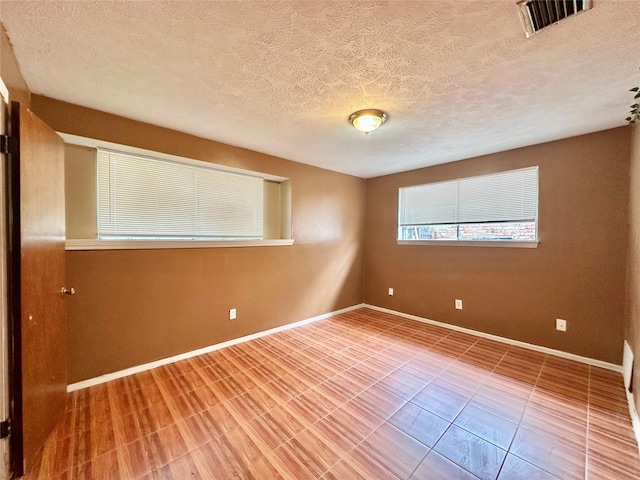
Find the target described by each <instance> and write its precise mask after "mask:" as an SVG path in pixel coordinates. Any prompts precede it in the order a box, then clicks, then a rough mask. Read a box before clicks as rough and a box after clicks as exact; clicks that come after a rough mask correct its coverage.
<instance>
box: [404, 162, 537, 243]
mask: <svg viewBox="0 0 640 480" xmlns="http://www.w3.org/2000/svg"><path fill="white" fill-rule="evenodd" d="M398 205H399V212H398V240H418V241H420V240H434V241H438V240H448V241H507V242H508V241H521V242H532V241H537V237H538V233H537V232H538V228H537V220H538V167H529V168H522V169H518V170H509V171H506V172H500V173H496V174H491V175H482V176H478V177H468V178H460V179H457V180H451V181H446V182H438V183H429V184H426V185H415V186H411V187H402V188H400V191H399V202H398Z"/></svg>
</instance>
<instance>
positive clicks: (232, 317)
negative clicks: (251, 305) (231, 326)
mask: <svg viewBox="0 0 640 480" xmlns="http://www.w3.org/2000/svg"><path fill="white" fill-rule="evenodd" d="M235 319H236V309H235V308H231V309H229V320H235Z"/></svg>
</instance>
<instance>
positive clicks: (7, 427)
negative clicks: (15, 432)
mask: <svg viewBox="0 0 640 480" xmlns="http://www.w3.org/2000/svg"><path fill="white" fill-rule="evenodd" d="M10 434H11V423H10V422H9V420H5V421H4V422H1V423H0V438H7V437H8V436H9V435H10Z"/></svg>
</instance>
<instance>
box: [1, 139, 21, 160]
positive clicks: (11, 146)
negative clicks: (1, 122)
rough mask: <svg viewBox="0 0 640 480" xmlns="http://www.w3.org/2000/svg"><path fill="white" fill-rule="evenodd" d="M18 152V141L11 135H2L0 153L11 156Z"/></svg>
mask: <svg viewBox="0 0 640 480" xmlns="http://www.w3.org/2000/svg"><path fill="white" fill-rule="evenodd" d="M17 152H18V139H17V138H16V137H10V136H9V135H0V153H4V154H6V155H11V154H14V153H17Z"/></svg>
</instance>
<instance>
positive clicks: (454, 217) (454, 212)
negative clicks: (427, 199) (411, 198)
mask: <svg viewBox="0 0 640 480" xmlns="http://www.w3.org/2000/svg"><path fill="white" fill-rule="evenodd" d="M531 172H535V187H534V189H535V206H533V205H531V202H529V203H528V205H529V207H528V208H526V209H524V207H522V208H523V210H522V213H519V214H513V213H509V214H508V215H513V217H512V218H511V217H509V216H507V217H505V218H501V219H499V220H495V221H496V223H520V222H525V221H527V220H528V221H534V222H535V238H534V239H526V240H512V239H482V240H464V239H463V240H454V239H447V240H439V239H403V238H402V228H403V227H407V226H409V225H416V223H407V217H409V218H410V214H405V212H403V206H404V205H403V194H405V195H406V194H407V192H409V190H412V189H416V190H413V191H418V189H421V187H424V188H422V192H425V193H427V194H432V195H433V193H434V192H436V191H437V189H442V191H443V192H449V194H448V198H449V199H451V198H453V199H454V200H453V201H451V200H449V201H447V202H444V203H442V204H441V205H440V207H441V208H440V209H439V210H438V211H439V212H444V213H442V215H443V217H444V218H446V220H443V221H426V223H425V224H424V226H429V225H433V226H443V225H451V226H454V225H455V226H456V228H458V227H459V226H461V225H468V224H470V225H477V224H482V223H484V222H483V221H482V219H478V220H474V221H461V220H460V217H461V216H463V214H462V213H461V209H462V208H463V206H464V205H465V202H466V204H467V205H469V203H468V200H469V198H463V197H464V193H463V194H462V195H463V197H460V195H461V194H460V191H461V188H460V187H461V185H462V187H463V189H464V186H465V182H467V183H466V185H471V182H478V181H480V182H483V181H492V180H493V181H496V180H497V181H500V178H501V177H506V175H505V174H511V173H514V174H516V175H518V174H524V175H530V173H531ZM492 177H493V178H492ZM538 179H539V168H538V167H537V166H533V167H525V168H519V169H514V170H505V171H500V172H495V173H491V174H486V175H478V176H473V177H463V178H458V179H453V180H447V181H443V182H432V183H427V184H422V185H408V186H405V187H400V188H399V189H398V217H397V230H396V231H397V237H396V238H397V240H396V241H397V244H398V245H438V246H474V247H515V248H537V246H538V244H539V238H538V204H539V191H538ZM505 181H506V180H505ZM505 185H506V184H505ZM463 191H464V190H463ZM451 192H455V193H451ZM528 193H532V188H531V183H529V189H528ZM445 195H446V194H445ZM481 197H482V198H481V201H487V202H489V204H491V203H493V205H491V206H490V207H489V208H491V207H494V208H495V207H496V206H499V205H500V204H499V202H497V201H495V200H492V196H491V195H490V194H487V195H484V194H481ZM529 198H530V197H529ZM523 201H526V199H525V198H523ZM445 206H446V207H445ZM532 209H533V210H534V211H532ZM509 210H513V209H509ZM492 215H493V218H496V217H495V211H491V212H490V213H488V214H487V216H486V218H485V220H487V222H489V221H491V220H493V219H492ZM531 215H532V216H533V218H530V219H529V218H527V219H525V218H523V217H524V216H527V217H529V216H531ZM403 220H404V221H403Z"/></svg>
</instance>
